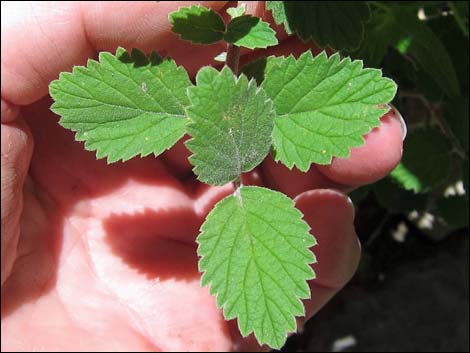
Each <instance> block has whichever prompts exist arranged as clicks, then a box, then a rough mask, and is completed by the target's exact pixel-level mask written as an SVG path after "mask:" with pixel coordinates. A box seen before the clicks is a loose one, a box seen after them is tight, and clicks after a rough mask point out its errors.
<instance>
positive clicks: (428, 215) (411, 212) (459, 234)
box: [267, 1, 469, 351]
mask: <svg viewBox="0 0 470 353" xmlns="http://www.w3.org/2000/svg"><path fill="white" fill-rule="evenodd" d="M285 3H286V2H284V6H285V7H286V9H285V13H284V17H283V13H282V10H283V6H282V5H283V4H281V2H268V5H267V7H268V8H272V9H273V11H275V12H276V11H278V13H277V14H276V13H275V14H274V18H275V19H276V21H277V22H278V23H280V22H282V21H283V20H285V19H286V18H287V17H288V16H286V14H287V13H288V9H287V7H289V6H290V7H294V6H295V5H294V4H293V3H295V2H289V3H290V4H289V5H286V4H285ZM333 3H336V5H337V4H338V3H340V2H333ZM357 3H361V4H359V5H358V4H355V5H357V6H359V7H360V8H361V9H362V6H364V5H365V4H367V5H368V6H369V10H370V14H369V18H368V19H367V20H366V21H365V22H364V28H363V36H362V41H360V44H359V45H358V46H356V48H354V49H351V48H350V47H351V45H343V46H341V44H342V43H343V41H342V39H343V38H336V40H335V38H332V39H331V38H330V39H329V40H328V39H325V34H324V33H322V35H321V36H322V37H321V38H322V39H321V40H322V41H323V42H327V43H336V44H338V46H336V49H338V50H340V51H341V53H342V54H344V55H351V56H352V57H353V58H357V59H362V60H364V63H365V66H366V67H377V68H382V70H383V72H384V76H387V77H391V78H393V79H394V80H395V82H397V84H398V87H399V90H398V94H397V96H396V98H395V100H394V101H393V104H394V105H395V107H396V108H397V109H398V110H399V111H400V112H401V114H402V116H403V118H404V119H405V121H406V123H407V127H408V135H407V138H406V140H405V146H404V155H403V160H402V162H401V163H400V165H399V166H398V167H397V168H396V169H395V170H394V171H393V172H392V173H391V175H390V176H388V177H387V178H386V179H384V180H381V181H379V182H377V183H375V184H373V185H368V186H365V187H362V188H360V189H358V190H356V191H354V192H353V193H352V194H351V196H352V198H353V200H354V203H355V205H356V208H357V213H356V227H357V230H358V234H359V236H360V238H361V240H362V243H363V259H362V263H361V266H360V268H359V271H358V274H357V275H356V277H355V278H354V279H353V281H352V282H351V283H350V284H349V285H348V287H347V288H346V289H345V290H344V291H343V292H342V293H340V295H339V296H338V297H337V298H335V299H334V300H333V302H332V303H331V304H329V305H327V307H326V308H325V309H324V310H323V311H322V312H320V314H319V315H317V316H316V317H315V318H313V319H312V320H311V321H310V322H309V324H307V326H306V330H305V333H304V334H303V335H298V336H294V337H293V338H291V340H290V341H289V342H288V344H287V345H286V347H285V348H284V349H285V350H286V351H288V350H309V351H325V350H333V351H342V350H347V351H364V350H366V351H367V350H370V351H375V350H379V351H384V350H389V351H397V350H403V351H406V350H414V351H416V350H417V351H428V350H430V351H439V350H440V351H443V350H448V349H451V350H455V351H465V350H467V351H468V327H469V323H468V322H469V321H468V320H469V319H468V317H469V307H468V293H469V285H468V266H469V264H468V223H469V210H468V205H469V199H468V178H469V176H468V167H469V161H468V155H469V145H468V137H469V125H468V121H469V113H468V81H469V80H468V77H469V72H468V70H469V57H468V55H469V40H468V12H469V3H468V1H448V2H444V1H388V2H385V1H371V2H357ZM336 5H335V6H333V8H335V11H337V9H338V8H339V9H340V11H341V6H339V7H338V6H336ZM319 6H321V5H319ZM325 6H326V5H325ZM347 6H350V5H347V4H344V6H343V10H344V8H346V7H347ZM279 11H281V12H280V13H279ZM316 11H318V10H316ZM357 12H361V13H362V16H357V15H355V13H357ZM291 13H292V11H291ZM303 13H304V15H303V16H306V15H305V9H304V10H303ZM350 13H351V15H350V19H351V18H353V17H354V16H356V17H355V19H354V20H353V22H354V21H355V22H356V23H348V24H347V25H348V26H349V28H350V29H351V30H352V29H353V28H357V31H360V30H361V29H360V26H359V23H360V21H364V14H363V11H351V12H350ZM336 17H338V16H336ZM302 23H303V22H302V19H300V20H299V19H298V18H297V19H296V20H294V25H292V24H291V25H290V26H288V29H289V30H290V31H295V29H298V28H299V27H301V26H302ZM306 30H308V28H307V29H305V28H301V29H300V30H298V32H299V33H300V34H301V36H302V37H304V38H305V37H308V36H309V34H308V33H307V34H306V33H305V31H306ZM317 31H318V29H317ZM329 35H330V37H334V33H333V32H331V33H330V34H329ZM312 37H313V38H314V37H315V34H312ZM351 38H352V39H351V40H354V41H355V40H356V39H357V33H356V34H351ZM349 44H351V42H349ZM330 46H334V45H331V44H330ZM338 321H340V322H338Z"/></svg>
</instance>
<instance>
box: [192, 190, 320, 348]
mask: <svg viewBox="0 0 470 353" xmlns="http://www.w3.org/2000/svg"><path fill="white" fill-rule="evenodd" d="M197 243H198V244H199V248H198V254H199V256H201V257H202V258H201V260H200V262H199V270H200V271H201V272H204V274H203V277H202V284H203V285H210V292H211V294H216V295H217V306H218V307H219V308H222V307H223V309H224V310H223V311H224V316H225V318H226V319H227V320H230V319H234V318H237V319H238V327H239V329H240V332H241V334H242V335H243V336H244V337H246V336H247V335H248V334H250V333H251V332H254V333H255V336H256V338H257V340H258V342H259V343H260V344H268V345H269V346H271V347H272V348H280V347H281V346H282V345H283V344H284V342H285V340H286V338H287V333H288V332H292V331H294V330H295V328H296V322H295V318H294V316H298V315H304V314H305V311H304V307H303V305H302V302H301V301H300V299H306V298H309V297H310V289H309V286H308V284H307V280H309V279H313V278H314V277H315V274H314V272H313V270H312V269H311V267H310V266H309V264H312V263H314V262H315V256H314V255H313V254H312V252H311V251H310V250H309V247H311V246H313V245H315V244H316V242H315V239H314V238H313V237H312V235H310V234H309V226H308V224H307V223H305V222H304V221H303V220H302V213H301V212H300V211H299V210H297V209H296V208H295V207H294V202H293V201H292V200H291V199H289V198H288V197H287V196H285V195H283V194H281V193H279V192H276V191H272V190H269V189H264V188H260V187H254V186H246V187H242V188H241V189H240V193H239V194H238V195H231V196H228V197H226V198H225V199H223V200H222V201H220V202H219V203H218V204H217V205H216V206H215V208H214V209H213V210H212V211H211V212H210V214H209V215H208V216H207V219H206V221H205V222H204V224H203V225H202V228H201V234H200V235H199V237H198V238H197Z"/></svg>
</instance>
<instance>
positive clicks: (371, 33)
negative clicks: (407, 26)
mask: <svg viewBox="0 0 470 353" xmlns="http://www.w3.org/2000/svg"><path fill="white" fill-rule="evenodd" d="M396 25H397V24H396V22H395V21H394V17H393V16H389V14H388V13H383V12H377V11H374V12H373V13H372V16H371V19H370V21H369V22H367V24H366V26H365V32H364V40H363V41H362V42H361V45H360V46H359V48H358V49H357V50H356V51H354V52H353V53H351V54H352V55H353V56H354V57H355V58H358V59H362V60H364V63H365V64H366V65H368V66H370V67H379V66H380V64H381V63H382V60H383V58H384V56H385V54H386V52H387V49H388V47H389V46H390V45H395V44H396V43H397V42H398V41H399V40H400V39H401V38H402V37H403V35H402V34H401V33H400V32H399V31H397V29H396V28H395V27H396Z"/></svg>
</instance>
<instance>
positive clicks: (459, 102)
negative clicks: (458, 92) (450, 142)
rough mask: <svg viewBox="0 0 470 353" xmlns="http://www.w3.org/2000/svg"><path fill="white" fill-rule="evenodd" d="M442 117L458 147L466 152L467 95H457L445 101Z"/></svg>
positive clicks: (467, 128) (467, 127)
mask: <svg viewBox="0 0 470 353" xmlns="http://www.w3.org/2000/svg"><path fill="white" fill-rule="evenodd" d="M444 112H445V113H444V117H445V119H446V121H447V124H448V126H449V128H450V130H451V133H452V135H453V136H454V138H455V139H456V143H457V144H458V147H459V148H461V149H463V150H464V151H465V153H467V154H468V150H469V148H468V147H469V146H468V145H469V144H468V131H469V124H468V123H469V113H468V112H469V111H468V97H465V98H464V97H458V98H456V99H454V100H451V101H449V102H447V103H446V105H445V111H444Z"/></svg>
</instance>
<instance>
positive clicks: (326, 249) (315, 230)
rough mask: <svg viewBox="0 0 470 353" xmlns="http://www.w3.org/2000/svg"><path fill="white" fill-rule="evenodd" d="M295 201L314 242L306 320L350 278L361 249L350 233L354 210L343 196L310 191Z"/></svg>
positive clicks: (354, 233)
mask: <svg viewBox="0 0 470 353" xmlns="http://www.w3.org/2000/svg"><path fill="white" fill-rule="evenodd" d="M295 201H296V206H297V207H298V208H299V209H300V210H301V211H302V213H303V214H304V219H305V221H307V223H308V224H309V225H310V227H311V233H312V234H314V236H315V238H316V240H317V245H316V246H315V247H314V248H313V249H312V250H313V252H314V253H315V256H316V258H317V263H316V264H314V265H313V268H314V270H315V273H316V279H315V280H313V281H311V282H310V289H311V292H312V296H311V299H309V300H307V301H306V302H305V307H306V319H308V318H309V317H310V316H312V315H313V314H315V313H316V312H317V311H318V310H319V309H320V308H321V307H322V306H323V305H324V304H325V303H326V302H327V301H328V300H329V299H330V298H331V297H332V296H333V295H334V294H336V292H338V290H340V289H341V288H342V287H343V286H344V285H345V284H346V283H347V282H348V281H349V280H350V279H351V278H352V276H353V275H354V273H355V271H356V269H357V266H358V264H359V259H360V253H361V248H360V243H359V240H358V238H357V236H356V232H355V230H354V207H353V204H352V202H351V201H350V199H349V198H348V197H347V196H345V195H344V194H342V193H340V192H337V191H334V190H312V191H307V192H304V193H302V194H300V195H299V196H297V198H296V199H295Z"/></svg>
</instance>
